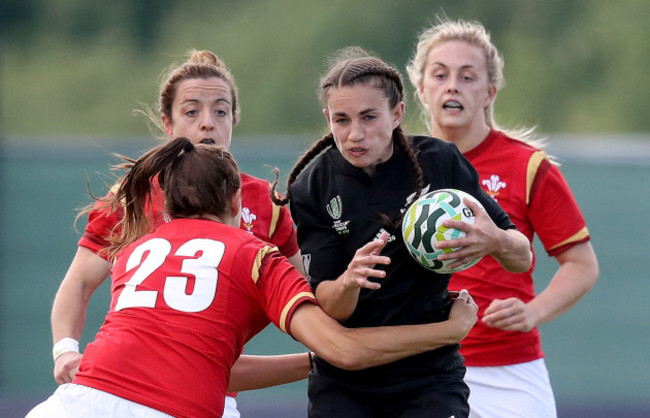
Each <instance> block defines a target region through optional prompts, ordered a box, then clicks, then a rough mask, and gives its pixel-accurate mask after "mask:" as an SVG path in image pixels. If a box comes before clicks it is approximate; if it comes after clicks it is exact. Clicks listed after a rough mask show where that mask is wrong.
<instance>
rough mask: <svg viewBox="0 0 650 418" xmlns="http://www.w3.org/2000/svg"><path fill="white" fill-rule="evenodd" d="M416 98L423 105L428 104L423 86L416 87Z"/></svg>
mask: <svg viewBox="0 0 650 418" xmlns="http://www.w3.org/2000/svg"><path fill="white" fill-rule="evenodd" d="M418 97H419V98H420V101H421V102H422V103H424V104H425V105H426V104H429V102H428V101H427V96H426V94H424V84H420V85H419V86H418Z"/></svg>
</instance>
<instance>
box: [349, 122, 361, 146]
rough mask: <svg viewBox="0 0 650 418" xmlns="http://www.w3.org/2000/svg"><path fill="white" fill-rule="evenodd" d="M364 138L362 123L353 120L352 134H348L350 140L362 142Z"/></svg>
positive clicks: (351, 125)
mask: <svg viewBox="0 0 650 418" xmlns="http://www.w3.org/2000/svg"><path fill="white" fill-rule="evenodd" d="M363 137H364V133H363V126H361V123H360V122H359V121H355V120H353V121H352V122H351V123H350V133H349V134H348V138H349V139H351V140H352V141H360V140H362V139H363Z"/></svg>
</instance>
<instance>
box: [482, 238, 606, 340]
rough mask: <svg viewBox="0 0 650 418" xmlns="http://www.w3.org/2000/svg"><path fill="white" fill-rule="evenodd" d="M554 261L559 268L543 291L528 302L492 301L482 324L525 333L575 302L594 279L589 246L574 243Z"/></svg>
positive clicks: (595, 273) (595, 268)
mask: <svg viewBox="0 0 650 418" xmlns="http://www.w3.org/2000/svg"><path fill="white" fill-rule="evenodd" d="M555 258H556V260H557V261H558V262H559V263H560V268H559V269H558V270H557V272H556V273H555V276H553V279H552V280H551V282H550V283H549V285H548V286H547V287H546V289H544V291H542V292H541V293H540V294H539V295H537V296H536V297H535V298H534V299H533V300H531V301H530V302H528V303H524V302H523V301H521V300H519V299H517V298H508V299H495V300H493V301H492V303H490V306H488V308H487V309H486V310H485V315H484V316H483V322H485V323H486V324H487V325H488V326H491V327H495V328H500V329H503V330H506V331H521V332H528V331H530V330H531V329H533V328H535V327H538V326H540V325H542V324H545V323H547V322H550V321H551V320H553V319H555V318H557V317H558V316H560V315H562V314H563V313H565V312H567V311H568V310H569V309H571V307H573V306H574V305H575V304H576V303H578V301H579V300H580V299H581V298H582V297H583V296H584V295H585V294H586V293H587V292H588V291H589V290H590V289H591V288H592V287H593V286H594V285H595V284H596V281H597V280H598V274H599V271H598V260H597V259H596V254H595V253H594V250H593V248H592V246H591V243H589V242H584V243H581V244H577V245H575V246H573V247H571V248H570V249H568V250H567V251H564V252H563V253H561V254H558V255H557V256H556V257H555Z"/></svg>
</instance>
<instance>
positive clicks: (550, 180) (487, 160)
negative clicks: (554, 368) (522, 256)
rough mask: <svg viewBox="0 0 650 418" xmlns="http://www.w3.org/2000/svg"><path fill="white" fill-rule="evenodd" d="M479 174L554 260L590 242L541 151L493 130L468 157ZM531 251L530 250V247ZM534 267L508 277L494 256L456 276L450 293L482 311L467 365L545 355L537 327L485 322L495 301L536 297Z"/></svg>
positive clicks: (466, 350)
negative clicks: (463, 295) (463, 294)
mask: <svg viewBox="0 0 650 418" xmlns="http://www.w3.org/2000/svg"><path fill="white" fill-rule="evenodd" d="M464 155H465V157H466V158H467V159H468V160H469V161H470V162H471V163H472V165H473V166H474V168H476V170H477V171H478V173H479V178H480V183H481V187H483V189H484V190H485V191H486V192H487V193H488V194H489V195H491V196H492V198H494V199H495V200H496V201H497V202H498V203H499V204H500V205H501V207H502V208H503V209H504V210H505V211H506V212H507V213H508V215H510V219H511V220H512V222H513V223H514V224H515V225H517V229H519V231H521V232H522V233H523V234H524V235H526V237H528V239H529V240H530V241H531V242H532V240H533V235H534V234H537V236H538V237H539V239H540V241H541V242H542V244H543V246H544V248H545V249H546V251H547V252H548V254H549V255H550V256H554V255H556V254H559V253H561V252H563V251H565V250H566V249H568V248H570V247H571V246H573V245H575V244H577V243H580V242H585V241H588V240H589V232H588V231H587V226H586V224H585V220H584V218H583V216H582V213H581V212H580V208H579V207H578V204H577V203H576V200H575V198H574V197H573V194H572V193H571V190H570V189H569V186H568V184H567V182H566V180H565V179H564V177H563V176H562V173H561V172H560V170H559V169H558V167H557V166H555V165H553V164H551V162H550V161H549V160H548V158H547V156H546V154H545V153H544V152H543V151H540V150H538V149H535V148H533V147H531V146H530V145H527V144H525V143H524V142H522V141H518V140H515V139H512V138H509V137H507V136H506V135H505V134H503V133H502V132H499V131H491V132H490V134H489V135H488V136H487V138H486V139H485V140H484V141H483V142H482V143H481V144H480V145H479V146H478V147H476V148H474V149H472V150H470V151H469V152H467V153H465V154H464ZM531 249H532V246H531ZM534 266H535V261H534V260H533V265H532V266H531V268H530V270H529V271H528V272H526V273H510V272H508V271H506V270H505V269H504V268H503V267H501V265H500V264H499V263H498V262H497V261H496V260H495V259H494V258H492V257H484V258H483V259H482V260H481V261H480V262H479V263H478V264H476V265H475V266H473V267H471V268H469V269H468V270H465V271H462V272H458V273H454V274H453V275H452V278H451V282H450V284H449V289H453V290H459V289H463V288H465V289H467V290H469V292H470V294H471V295H472V296H473V298H474V300H475V301H476V303H477V304H478V306H479V312H478V314H479V321H478V322H477V323H476V325H475V326H474V328H473V329H472V330H471V331H470V333H469V335H468V336H467V338H465V340H463V341H462V342H461V353H462V354H463V356H464V357H465V364H466V365H468V366H502V365H507V364H517V363H523V362H527V361H532V360H535V359H538V358H541V357H543V356H544V354H543V352H542V348H541V340H540V335H539V331H538V329H537V328H535V329H533V330H532V331H530V332H527V333H522V332H513V331H502V330H499V329H497V328H491V327H488V326H487V325H485V324H484V323H483V321H481V318H482V317H483V314H484V312H485V309H486V308H487V307H488V306H489V304H490V302H491V301H492V300H494V299H505V298H508V297H517V298H519V299H521V300H522V301H524V302H529V301H530V300H531V299H533V298H534V296H535V294H534V283H533V277H532V272H533V269H534Z"/></svg>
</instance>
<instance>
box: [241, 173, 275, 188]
mask: <svg viewBox="0 0 650 418" xmlns="http://www.w3.org/2000/svg"><path fill="white" fill-rule="evenodd" d="M240 177H241V187H242V191H243V190H244V188H246V189H250V190H267V191H268V190H270V185H269V182H268V181H267V180H262V179H261V178H258V177H255V176H251V175H250V174H246V173H244V172H242V173H241V174H240Z"/></svg>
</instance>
